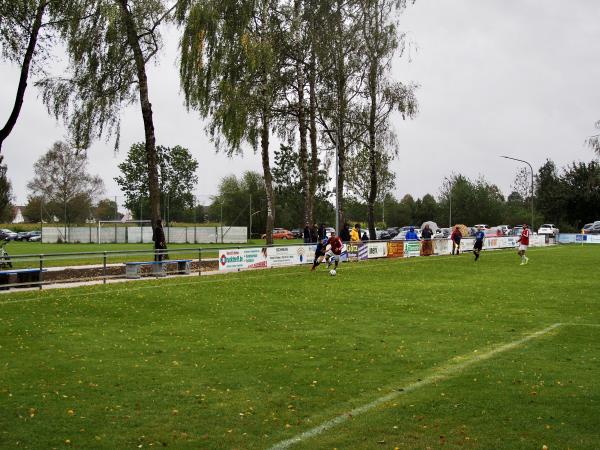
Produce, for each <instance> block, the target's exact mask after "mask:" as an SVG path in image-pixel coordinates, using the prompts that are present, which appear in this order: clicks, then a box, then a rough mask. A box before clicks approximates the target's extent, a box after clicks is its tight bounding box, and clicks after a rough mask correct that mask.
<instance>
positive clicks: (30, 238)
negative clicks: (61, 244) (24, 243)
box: [27, 231, 42, 242]
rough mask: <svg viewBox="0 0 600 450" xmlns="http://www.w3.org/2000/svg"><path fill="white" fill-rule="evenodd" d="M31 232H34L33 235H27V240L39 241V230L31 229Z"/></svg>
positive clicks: (40, 238) (40, 237) (40, 236)
mask: <svg viewBox="0 0 600 450" xmlns="http://www.w3.org/2000/svg"><path fill="white" fill-rule="evenodd" d="M32 233H36V234H34V235H33V236H29V238H28V239H27V240H28V241H29V242H40V241H41V240H42V233H41V231H32Z"/></svg>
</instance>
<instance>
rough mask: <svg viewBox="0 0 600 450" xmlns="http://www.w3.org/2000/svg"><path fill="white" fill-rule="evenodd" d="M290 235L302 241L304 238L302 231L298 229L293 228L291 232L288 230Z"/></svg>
mask: <svg viewBox="0 0 600 450" xmlns="http://www.w3.org/2000/svg"><path fill="white" fill-rule="evenodd" d="M290 233H292V234H293V235H294V237H295V238H296V239H302V238H303V237H304V230H302V229H300V228H294V229H293V230H290Z"/></svg>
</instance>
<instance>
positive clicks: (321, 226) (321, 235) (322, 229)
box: [319, 223, 327, 241]
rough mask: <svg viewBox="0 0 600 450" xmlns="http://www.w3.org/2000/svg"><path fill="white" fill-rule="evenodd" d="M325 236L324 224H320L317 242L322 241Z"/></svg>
mask: <svg viewBox="0 0 600 450" xmlns="http://www.w3.org/2000/svg"><path fill="white" fill-rule="evenodd" d="M325 234H326V233H325V224H324V223H322V224H321V225H319V241H322V240H323V239H325V238H326V237H327V236H325Z"/></svg>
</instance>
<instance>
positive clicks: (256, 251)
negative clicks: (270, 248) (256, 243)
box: [219, 247, 267, 270]
mask: <svg viewBox="0 0 600 450" xmlns="http://www.w3.org/2000/svg"><path fill="white" fill-rule="evenodd" d="M264 267H267V254H266V248H260V247H256V248H241V249H231V250H219V270H241V269H259V268H264Z"/></svg>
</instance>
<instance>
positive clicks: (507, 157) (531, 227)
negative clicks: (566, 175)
mask: <svg viewBox="0 0 600 450" xmlns="http://www.w3.org/2000/svg"><path fill="white" fill-rule="evenodd" d="M500 158H505V159H512V160H513V161H519V162H522V163H525V164H527V165H528V166H529V170H531V224H530V225H531V226H530V229H531V230H533V229H534V228H535V227H534V225H533V167H532V166H531V164H530V163H529V162H527V161H525V160H524V159H517V158H512V157H510V156H503V155H501V156H500Z"/></svg>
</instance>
